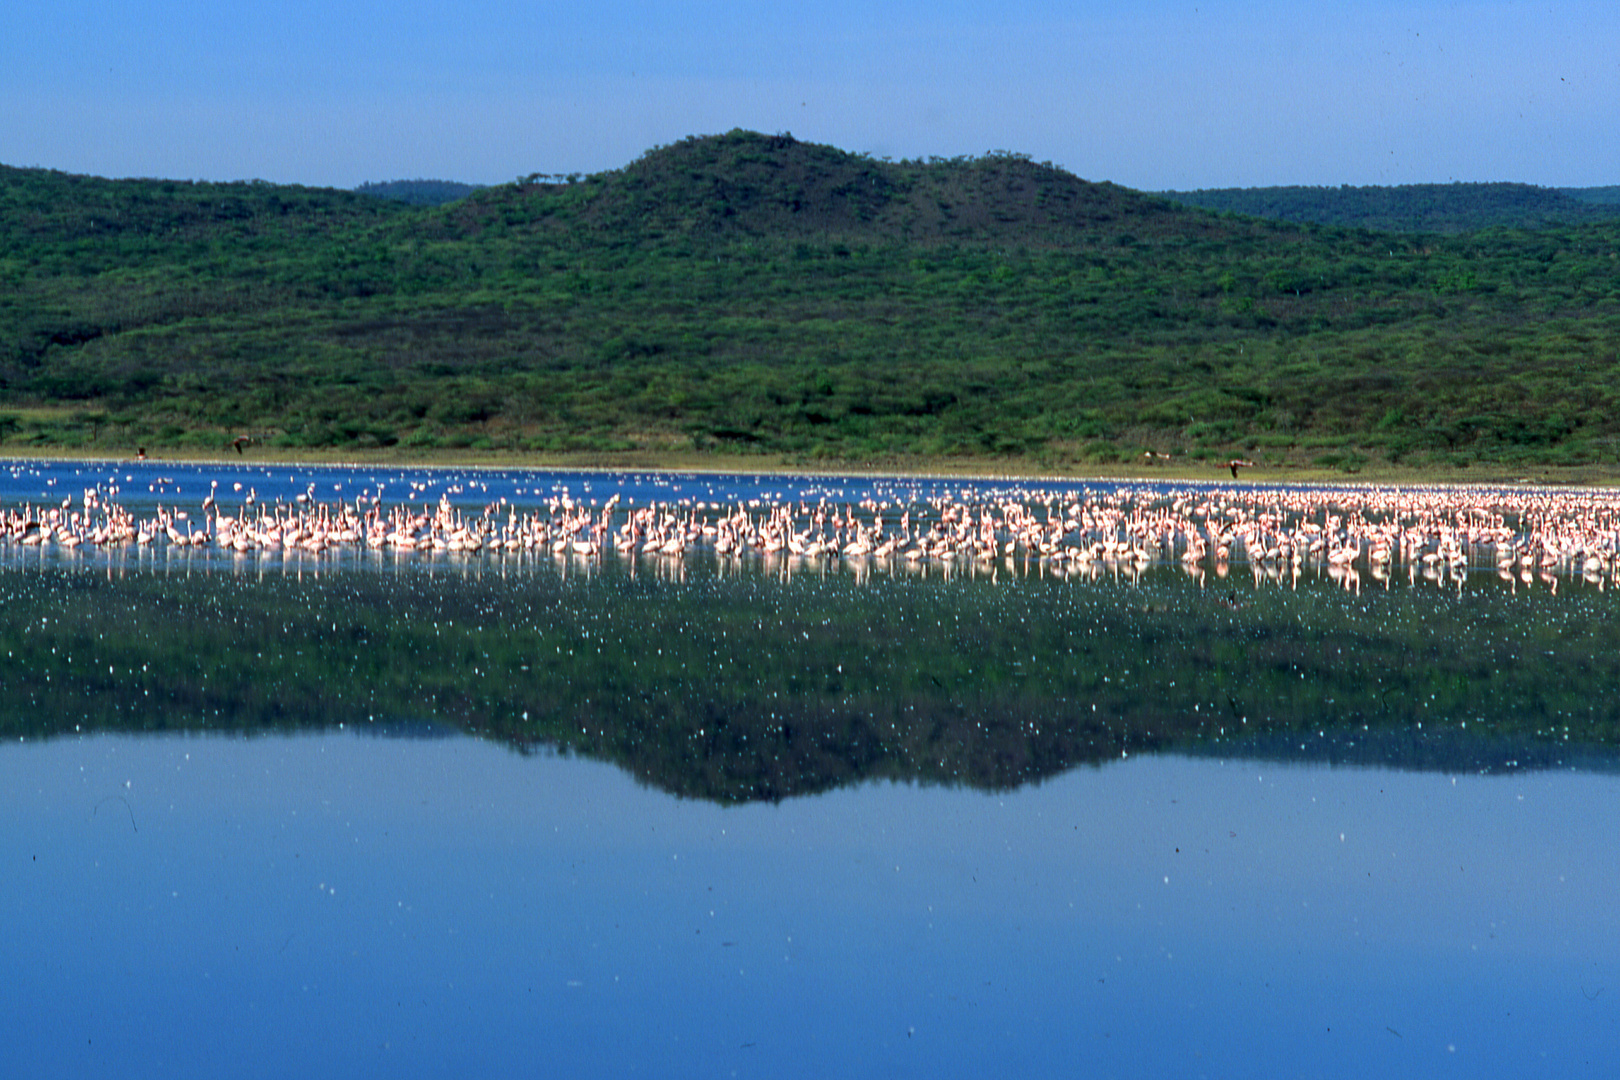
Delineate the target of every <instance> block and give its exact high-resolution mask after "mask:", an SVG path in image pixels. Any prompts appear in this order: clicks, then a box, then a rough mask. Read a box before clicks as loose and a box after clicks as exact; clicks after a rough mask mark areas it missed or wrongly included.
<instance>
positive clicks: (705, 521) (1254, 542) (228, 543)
mask: <svg viewBox="0 0 1620 1080" xmlns="http://www.w3.org/2000/svg"><path fill="white" fill-rule="evenodd" d="M232 487H233V489H232V491H230V492H228V493H226V495H225V496H224V497H223V498H222V497H221V493H220V491H219V486H218V483H217V482H215V483H214V484H213V485H212V486H211V488H210V490H209V492H208V494H207V495H206V496H205V497H204V498H203V500H202V501H201V504H200V505H198V506H195V507H190V508H183V507H181V506H179V505H176V504H173V503H171V504H170V505H168V506H165V505H163V504H162V503H159V504H157V505H156V506H155V508H153V509H152V510H151V511H150V512H148V513H146V514H145V515H144V516H143V515H141V514H138V513H136V512H134V511H132V510H131V509H129V508H128V507H126V506H125V505H123V504H122V503H120V502H119V501H118V500H117V491H116V489H112V490H108V489H106V488H103V487H101V486H97V487H92V488H86V489H84V491H83V494H82V495H81V496H78V497H74V496H68V497H66V498H64V499H63V500H62V501H61V502H60V503H59V504H50V505H35V504H33V503H28V502H25V503H23V504H21V505H17V506H12V507H4V506H0V549H7V548H9V549H27V548H34V547H37V548H41V549H46V548H55V549H59V550H61V551H72V550H75V549H80V548H86V549H118V548H124V547H126V546H133V547H134V548H137V549H142V550H145V549H149V548H170V549H185V550H189V549H194V548H213V549H219V550H224V551H229V552H234V553H239V554H247V553H250V552H261V553H262V552H278V551H279V552H281V553H284V554H291V553H298V554H300V555H305V554H307V555H321V554H322V553H328V552H340V551H344V550H366V551H377V552H391V553H396V554H411V555H416V554H422V553H435V552H446V553H462V554H463V555H466V556H471V555H479V556H482V557H490V556H496V555H499V556H501V557H523V556H533V555H544V556H547V557H553V558H561V559H599V558H603V557H606V556H607V555H609V554H610V553H611V554H614V555H617V556H619V557H623V558H631V559H637V558H652V559H659V560H682V559H688V558H692V557H697V556H708V557H714V558H719V559H723V560H734V559H742V558H745V557H749V556H761V557H767V558H781V559H792V560H802V561H806V562H819V563H832V562H836V561H842V562H845V563H871V562H874V561H901V562H904V563H909V564H924V565H932V564H958V565H961V564H981V563H985V562H991V563H995V562H998V561H1011V562H1013V563H1015V564H1017V563H1021V564H1023V565H1025V566H1029V565H1039V566H1042V567H1044V568H1067V569H1069V570H1071V571H1072V570H1075V569H1081V570H1084V569H1091V568H1097V567H1115V568H1119V567H1124V568H1126V569H1127V570H1130V571H1133V572H1140V571H1141V570H1143V569H1145V568H1146V567H1148V566H1151V565H1154V564H1156V563H1171V564H1180V565H1181V566H1182V567H1183V568H1186V569H1188V570H1189V572H1194V571H1196V572H1199V573H1201V572H1203V570H1204V569H1205V568H1212V569H1214V570H1215V571H1216V572H1217V573H1220V574H1224V573H1225V572H1226V570H1227V568H1229V567H1230V566H1232V565H1234V564H1246V565H1248V566H1249V567H1251V568H1253V569H1254V570H1255V572H1256V574H1257V575H1258V574H1260V573H1262V572H1264V573H1268V574H1272V575H1273V576H1276V575H1278V574H1280V573H1282V572H1286V571H1288V570H1292V571H1293V572H1294V573H1295V574H1298V572H1299V571H1300V569H1301V568H1302V567H1317V568H1324V569H1326V570H1328V571H1329V572H1330V573H1332V574H1333V575H1335V577H1336V578H1337V579H1339V580H1341V581H1343V582H1344V583H1346V584H1347V585H1349V584H1357V585H1359V580H1360V574H1361V573H1362V572H1366V573H1368V574H1370V575H1371V576H1373V577H1374V578H1377V579H1379V580H1387V578H1388V577H1389V575H1390V574H1391V573H1393V572H1394V571H1395V570H1396V568H1401V567H1404V568H1406V570H1407V571H1408V572H1409V573H1411V574H1413V575H1414V576H1415V575H1416V574H1417V573H1419V572H1422V573H1424V574H1425V575H1426V576H1427V577H1429V578H1430V579H1433V578H1435V577H1445V576H1449V577H1451V578H1459V577H1461V576H1463V575H1465V574H1466V573H1467V572H1468V571H1469V570H1470V569H1481V568H1487V567H1494V568H1496V570H1497V571H1498V572H1499V573H1500V574H1502V575H1503V576H1504V577H1507V576H1519V577H1522V578H1523V580H1525V581H1526V582H1528V581H1530V580H1531V577H1532V575H1537V576H1541V577H1556V576H1560V575H1568V574H1580V575H1582V576H1585V577H1586V578H1588V579H1591V580H1595V581H1603V580H1606V579H1609V578H1617V579H1620V493H1615V492H1610V491H1605V490H1598V489H1578V490H1575V489H1572V490H1567V491H1550V490H1547V489H1535V490H1513V489H1484V488H1416V489H1413V488H1407V489H1390V488H1370V487H1369V488H1335V489H1311V488H1272V487H1265V488H1262V487H1248V488H1244V487H1231V488H1208V487H1199V488H1186V489H1170V490H1166V489H1163V488H1122V489H1118V490H1107V491H1095V492H1093V491H1089V490H1086V491H1080V492H1076V491H1048V490H1042V489H1038V488H1031V489H1024V490H1014V491H1011V492H1007V491H1002V492H999V493H997V494H995V495H984V494H979V493H975V492H973V491H970V490H966V489H964V490H963V491H962V492H960V493H959V494H957V495H951V496H936V497H932V498H926V499H924V498H920V497H913V498H906V497H902V496H898V495H896V496H892V497H888V498H883V499H879V498H877V497H875V496H869V497H867V498H864V499H861V500H859V501H851V502H840V501H836V500H831V499H828V498H826V497H822V498H820V499H819V500H816V501H810V500H809V499H785V500H782V499H777V500H767V499H758V498H755V499H746V500H740V501H737V502H733V503H721V502H705V501H701V500H688V499H682V500H679V501H674V502H659V501H651V502H648V503H646V504H644V505H640V506H637V505H634V504H633V502H626V501H623V500H621V497H620V496H618V495H615V496H613V497H612V498H610V499H608V500H606V502H605V504H604V505H601V506H598V505H596V504H595V500H591V501H590V502H589V503H587V502H586V501H585V500H581V499H575V498H573V497H571V496H570V495H569V494H567V493H562V494H556V493H553V494H552V496H551V497H550V498H549V499H546V500H544V501H543V502H541V503H539V504H538V505H530V506H527V507H520V506H519V505H517V504H516V503H509V502H508V501H507V500H506V499H504V498H501V499H497V500H495V501H494V502H490V503H488V504H486V505H484V506H483V507H482V508H481V509H472V510H468V509H466V508H464V507H462V506H458V505H455V504H453V503H452V502H451V500H450V498H449V496H448V494H445V495H441V496H440V498H439V499H438V501H437V502H436V503H435V502H433V501H432V500H431V499H430V498H429V497H428V496H427V495H426V494H425V493H424V494H423V495H422V497H421V500H420V501H414V499H412V498H408V499H407V500H405V501H403V502H397V503H394V504H392V505H387V504H385V503H384V502H383V499H382V495H381V490H380V489H379V491H378V493H377V494H375V495H372V494H369V493H368V494H367V495H364V496H362V497H360V498H357V499H354V500H352V501H348V500H344V501H331V502H323V501H320V500H318V499H317V498H316V497H315V491H314V485H313V484H312V485H310V487H309V489H308V490H307V491H306V492H305V493H303V494H300V495H298V496H296V497H295V498H294V499H292V500H281V499H278V500H276V501H275V502H273V503H269V504H267V503H266V502H265V501H263V500H259V499H258V498H257V495H256V493H255V492H254V491H252V490H251V489H250V490H248V491H247V492H245V493H244V492H243V491H242V485H241V484H240V483H238V484H235V485H233V486H232ZM416 494H417V492H416V491H415V490H414V489H413V492H412V495H413V496H415V495H416ZM227 504H229V505H227Z"/></svg>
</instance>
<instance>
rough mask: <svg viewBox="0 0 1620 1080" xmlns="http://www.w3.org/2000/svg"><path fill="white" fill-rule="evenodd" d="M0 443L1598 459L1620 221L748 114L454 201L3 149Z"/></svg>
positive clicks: (1614, 333) (1054, 463) (1309, 459)
mask: <svg viewBox="0 0 1620 1080" xmlns="http://www.w3.org/2000/svg"><path fill="white" fill-rule="evenodd" d="M0 235H4V236H5V238H6V244H5V248H4V253H3V254H0V284H3V285H4V288H3V289H0V450H5V451H8V452H22V451H26V450H28V449H29V448H32V447H41V446H57V447H68V448H77V449H82V450H87V451H89V450H99V451H104V452H124V451H126V450H132V449H133V447H134V446H136V445H142V446H147V447H151V448H160V449H161V448H174V449H185V448H189V449H192V450H209V451H214V452H217V451H219V450H220V449H222V448H225V447H228V446H229V445H230V444H231V442H232V440H233V439H235V438H236V437H237V436H238V435H243V434H247V435H250V436H252V437H253V438H254V439H255V440H257V441H258V442H259V443H260V444H263V445H265V446H270V447H281V448H285V449H287V450H307V451H312V452H336V451H345V450H364V449H367V448H373V449H375V448H379V447H391V448H394V452H400V451H403V450H407V449H410V450H417V449H419V450H423V451H442V450H456V451H461V452H469V451H476V452H488V453H493V454H533V453H545V454H558V453H572V454H589V455H595V456H601V455H611V454H640V455H659V454H667V453H670V452H681V453H699V454H701V453H711V452H724V453H728V454H759V455H771V456H772V458H773V459H775V460H787V461H796V462H829V463H831V462H838V461H850V462H862V463H881V464H888V465H894V466H904V465H907V464H919V463H923V462H925V461H938V460H940V459H942V458H963V457H968V458H973V459H975V460H980V461H982V460H983V459H985V458H1002V459H1010V460H1014V461H1017V462H1022V463H1024V464H1026V465H1030V466H1035V467H1041V468H1054V469H1082V468H1088V467H1093V466H1096V465H1098V464H1104V463H1110V462H1115V463H1118V462H1130V461H1135V460H1138V459H1140V458H1141V455H1142V454H1143V451H1144V450H1147V449H1151V450H1154V451H1157V452H1161V453H1172V454H1175V455H1178V456H1191V457H1193V458H1197V459H1203V460H1209V461H1215V460H1224V458H1225V457H1226V456H1227V455H1230V454H1233V453H1242V454H1244V455H1245V456H1248V457H1251V458H1256V459H1257V460H1261V461H1265V462H1268V463H1276V464H1297V465H1315V466H1318V467H1322V466H1326V467H1334V468H1341V469H1346V470H1355V469H1357V468H1360V467H1362V466H1363V465H1368V464H1376V463H1379V462H1386V461H1387V462H1398V463H1403V464H1417V465H1429V466H1435V467H1440V468H1445V469H1457V468H1462V467H1466V466H1469V465H1471V464H1473V463H1476V462H1486V463H1497V464H1500V465H1502V466H1506V467H1513V468H1518V467H1520V465H1521V464H1540V465H1569V466H1587V467H1590V466H1605V465H1612V464H1615V463H1617V462H1620V401H1617V400H1616V399H1617V395H1620V390H1617V389H1616V387H1620V381H1617V380H1616V378H1615V376H1616V374H1620V372H1617V368H1620V265H1617V261H1616V257H1617V253H1620V225H1616V224H1614V223H1609V222H1593V223H1585V224H1579V225H1559V226H1556V227H1548V228H1546V229H1542V230H1538V231H1535V232H1525V231H1507V230H1487V231H1483V232H1476V233H1467V234H1462V235H1457V236H1434V235H1426V236H1411V235H1396V234H1389V233H1378V232H1372V231H1368V230H1361V229H1347V228H1335V227H1325V226H1317V225H1297V224H1287V223H1281V222H1275V221H1262V220H1258V219H1253V218H1235V217H1230V216H1221V215H1217V214H1214V213H1211V212H1208V211H1205V210H1201V209H1196V208H1191V207H1187V206H1183V205H1178V204H1176V203H1174V202H1171V201H1169V200H1166V199H1162V198H1158V197H1154V196H1149V195H1145V194H1142V193H1139V192H1134V191H1130V190H1128V189H1125V188H1121V187H1118V186H1116V185H1112V184H1106V183H1091V182H1088V181H1085V180H1081V179H1079V178H1077V177H1075V176H1073V175H1070V174H1068V173H1066V172H1064V171H1062V170H1059V169H1056V168H1054V167H1052V166H1050V165H1045V164H1040V163H1036V162H1033V161H1030V160H1028V159H1027V158H1025V157H1022V156H1019V155H1014V154H992V155H987V156H985V157H979V158H954V159H948V160H941V159H931V160H927V161H902V162H889V161H883V160H877V159H874V158H871V157H868V156H864V155H859V154H851V153H846V152H844V151H841V150H837V149H835V148H832V147H826V146H819V145H815V144H809V143H803V142H799V141H796V140H794V139H792V138H791V137H790V136H767V135H759V134H754V133H750V132H740V131H739V132H732V133H729V134H727V135H721V136H710V137H703V138H692V139H686V140H683V141H682V142H679V143H677V144H674V145H672V146H667V147H660V148H657V149H655V150H652V151H649V152H648V153H647V154H645V155H643V156H642V157H641V158H640V159H638V160H637V161H635V162H632V163H630V164H629V165H626V166H625V167H624V168H622V169H618V170H614V171H611V172H607V173H601V174H596V175H592V176H585V177H575V178H560V179H559V178H555V177H549V178H542V177H535V178H532V179H531V180H526V181H524V182H520V183H514V184H507V185H502V186H498V187H492V188H487V189H482V190H479V191H476V192H474V193H472V194H470V195H468V196H466V197H465V198H462V199H460V200H458V201H455V202H451V203H447V204H444V205H441V206H437V207H413V206H409V205H405V204H402V203H399V202H395V201H387V200H383V199H378V198H373V197H368V196H366V195H362V194H356V193H352V192H338V191H323V190H318V189H306V188H285V187H276V186H273V185H266V184H228V185H193V184H178V183H169V182H165V181H106V180H96V179H93V178H86V177H70V176H64V175H61V174H57V173H48V172H42V171H38V170H11V169H7V170H3V171H0Z"/></svg>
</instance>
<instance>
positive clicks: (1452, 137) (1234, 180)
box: [0, 0, 1620, 190]
mask: <svg viewBox="0 0 1620 1080" xmlns="http://www.w3.org/2000/svg"><path fill="white" fill-rule="evenodd" d="M1617 119H1620V4H1617V3H1616V2H1615V0H1574V2H1562V0H1409V2H1395V0H1355V2H1353V3H1350V2H1340V0H1190V2H1184V0H1157V2H1156V0H1147V2H1141V3H1135V4H1133V3H1131V2H1130V0H1069V2H1067V3H1060V2H1053V0H1039V2H1026V3H1020V2H1018V0H1002V2H995V0H927V2H922V0H899V2H891V3H881V2H873V0H866V2H850V0H817V2H816V3H799V2H793V0H786V2H777V3H772V2H770V0H688V2H684V3H662V2H655V0H595V2H593V3H577V2H576V3H567V4H562V3H555V2H552V0H388V2H384V0H320V2H318V3H317V2H314V0H259V2H258V3H251V4H241V3H231V2H229V0H139V2H136V0H44V2H34V3H11V4H7V5H5V10H4V11H3V12H0V163H4V164H8V165H39V166H46V167H49V168H54V169H61V170H64V171H67V172H79V173H91V174H95V175H99V176H113V177H124V176H150V177H168V178H179V179H207V180H240V179H253V178H260V179H265V180H271V181H276V182H284V183H303V184H317V185H331V186H337V187H352V186H354V185H356V184H359V183H361V182H363V181H367V180H392V179H407V178H418V177H426V178H437V179H449V180H462V181H469V182H479V183H498V182H501V181H505V180H510V179H512V178H514V177H516V176H521V175H524V174H527V173H532V172H546V173H552V172H595V171H598V170H602V169H611V168H617V167H618V166H621V165H624V164H626V163H627V162H629V161H631V160H633V159H634V158H636V157H637V156H638V155H640V154H641V153H642V152H643V151H645V150H647V149H649V148H650V147H653V146H656V145H660V144H664V143H670V142H674V141H676V140H678V139H681V138H683V137H685V136H687V135H694V134H710V133H714V132H722V131H727V130H730V129H732V128H737V127H742V128H751V129H754V130H759V131H765V132H782V131H788V132H792V133H793V134H794V135H795V136H797V137H798V138H800V139H804V140H809V141H812V142H821V143H830V144H832V145H834V146H838V147H841V148H843V149H846V150H858V151H865V152H868V153H872V154H876V155H888V156H892V157H895V158H905V157H921V156H927V155H935V154H937V155H941V156H953V155H957V154H982V153H984V152H986V151H988V150H1013V151H1018V152H1022V153H1027V154H1030V155H1032V156H1033V157H1034V158H1036V159H1037V160H1041V161H1051V162H1053V163H1055V164H1057V165H1060V166H1062V167H1064V168H1066V169H1068V170H1070V171H1071V172H1074V173H1076V174H1077V175H1079V176H1082V177H1084V178H1086V179H1090V180H1112V181H1115V182H1116V183H1120V184H1124V185H1127V186H1129V187H1134V188H1140V189H1144V190H1159V189H1165V188H1198V187H1230V186H1259V185H1271V184H1341V183H1348V184H1402V183H1431V182H1439V183H1444V182H1449V181H1452V180H1463V181H1486V180H1517V181H1524V182H1528V183H1536V184H1545V185H1549V186H1588V185H1598V184H1620V131H1617V126H1620V125H1617Z"/></svg>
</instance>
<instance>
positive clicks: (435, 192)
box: [354, 180, 482, 206]
mask: <svg viewBox="0 0 1620 1080" xmlns="http://www.w3.org/2000/svg"><path fill="white" fill-rule="evenodd" d="M481 186H482V185H480V184H462V183H457V182H456V181H454V180H387V181H384V182H382V183H369V184H361V185H360V186H359V187H357V188H355V189H354V190H355V191H357V192H359V193H360V194H361V195H375V196H376V197H377V198H379V199H392V200H393V201H394V202H402V203H405V204H406V205H407V206H443V205H444V204H445V203H452V202H455V201H456V200H457V199H465V198H466V197H467V196H468V195H471V194H472V193H473V192H475V191H477V190H479V188H480V187H481Z"/></svg>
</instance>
